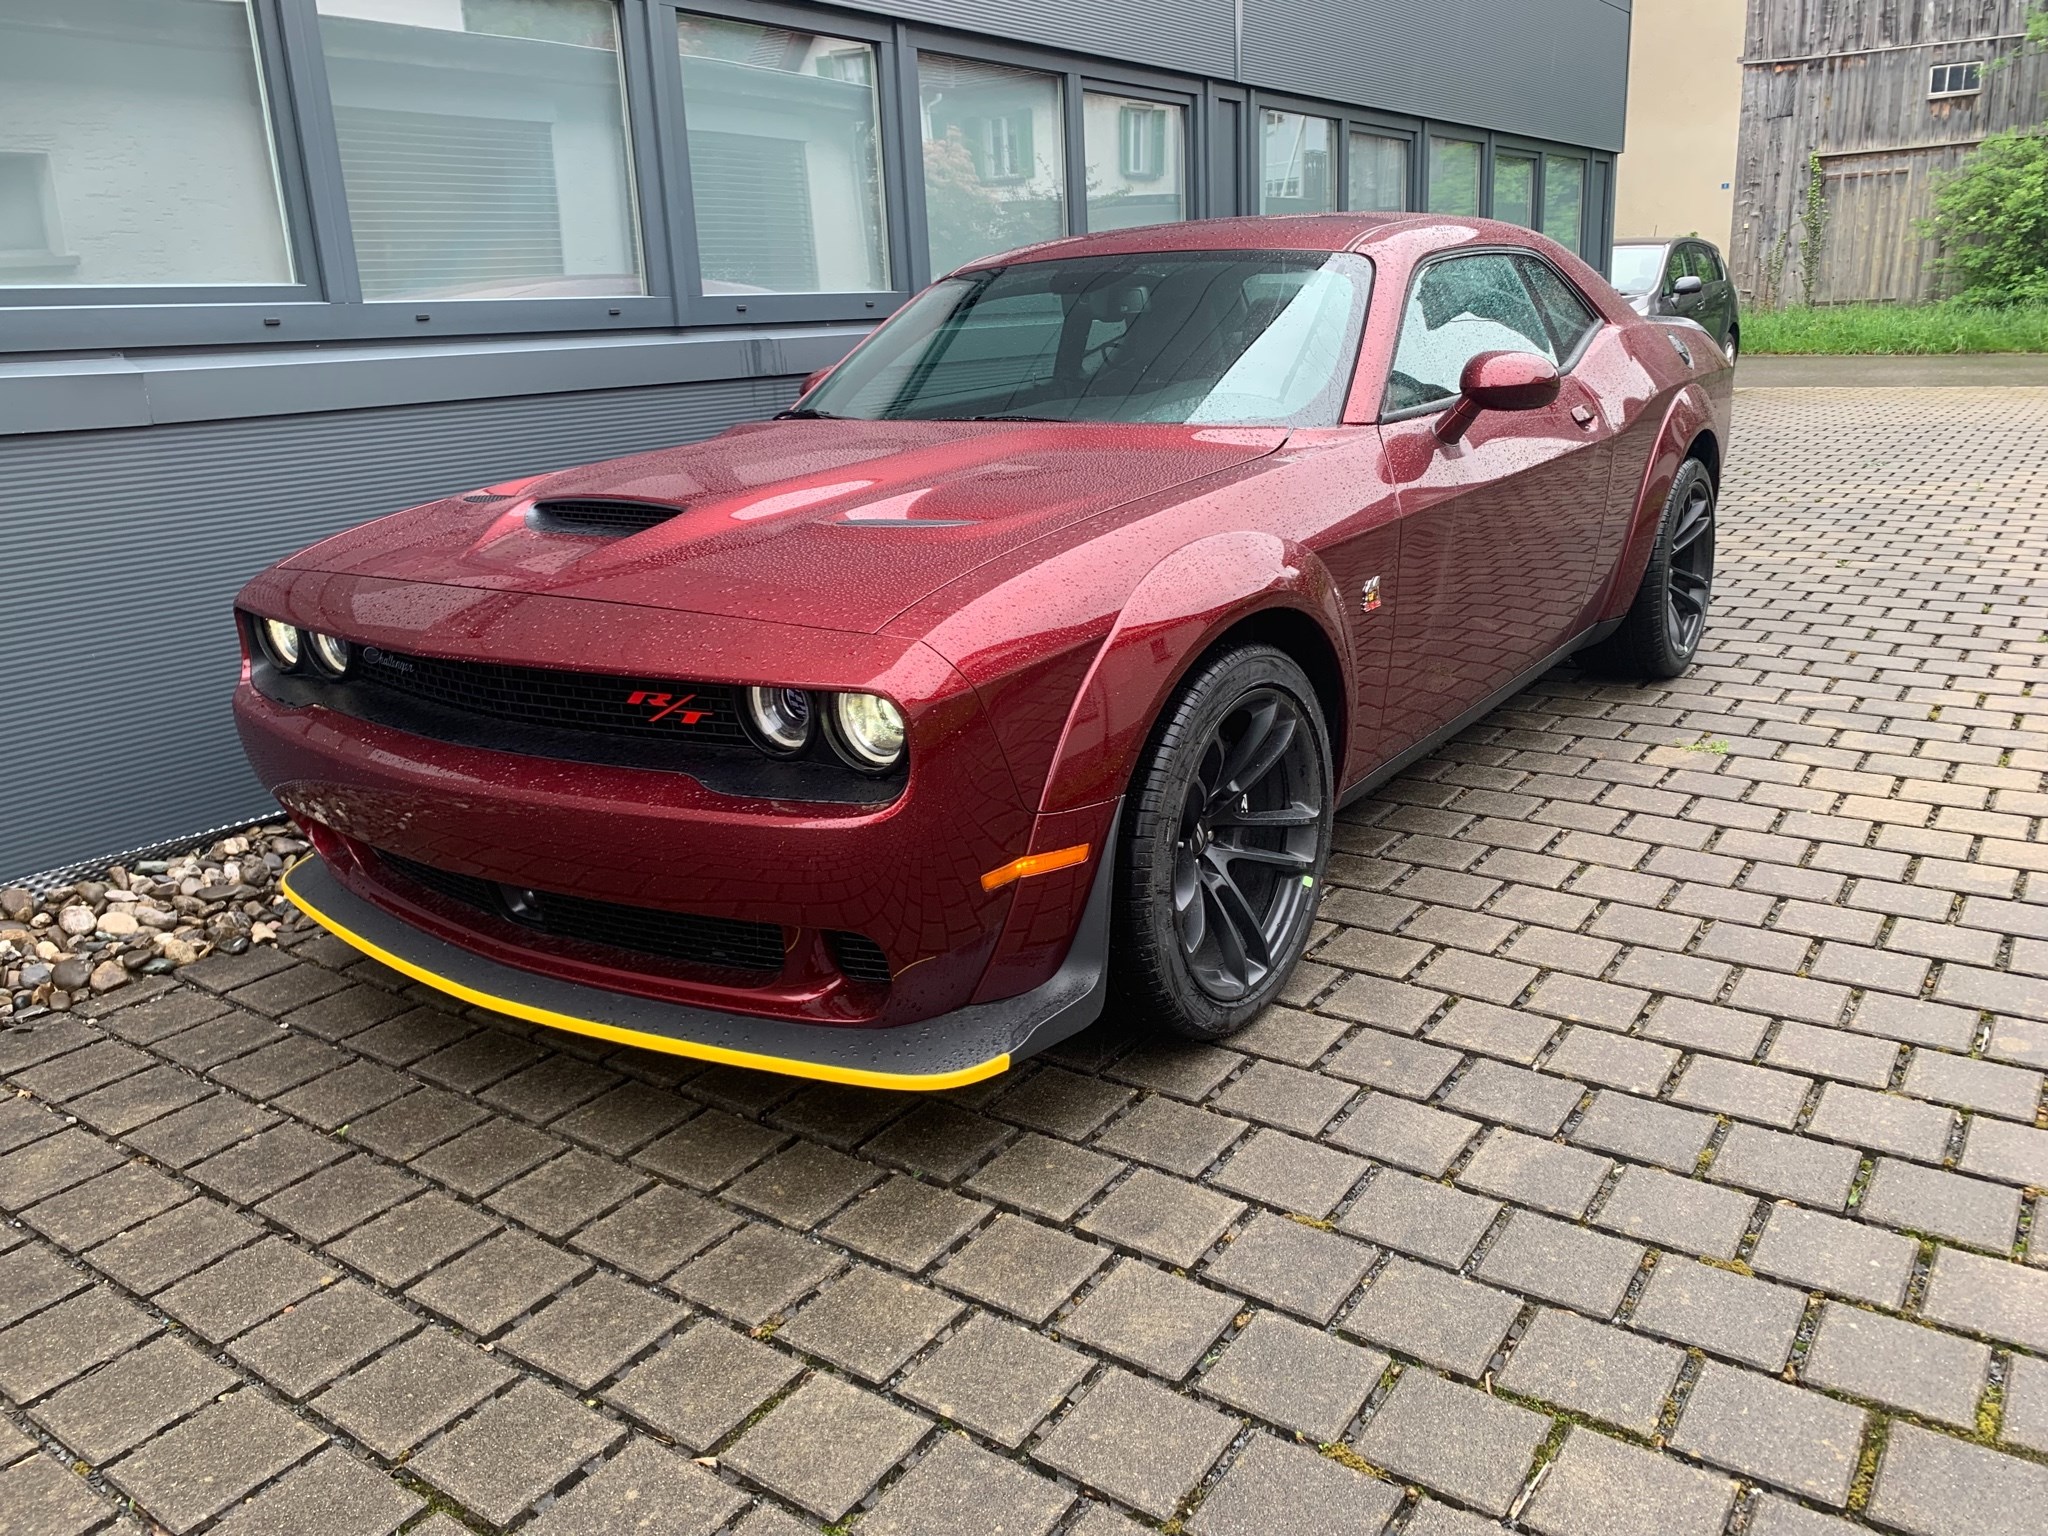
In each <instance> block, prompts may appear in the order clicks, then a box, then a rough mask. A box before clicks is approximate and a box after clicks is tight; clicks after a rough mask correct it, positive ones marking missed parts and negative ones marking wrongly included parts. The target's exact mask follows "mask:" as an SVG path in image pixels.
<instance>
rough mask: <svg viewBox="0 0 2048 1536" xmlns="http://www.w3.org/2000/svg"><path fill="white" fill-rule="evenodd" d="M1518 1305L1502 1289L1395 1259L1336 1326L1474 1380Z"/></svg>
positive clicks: (1505, 1334)
mask: <svg viewBox="0 0 2048 1536" xmlns="http://www.w3.org/2000/svg"><path fill="white" fill-rule="evenodd" d="M1521 1309H1522V1304H1521V1302H1520V1300H1519V1299H1518V1298H1516V1297H1514V1296H1510V1295H1508V1294H1507V1293H1506V1292H1504V1291H1497V1290H1495V1289H1493V1287H1491V1286H1487V1285H1480V1284H1478V1283H1476V1282H1474V1281H1471V1280H1466V1279H1463V1278H1462V1277H1460V1276H1457V1275H1447V1274H1445V1273H1444V1272H1443V1271H1442V1270H1439V1269H1432V1268H1431V1267H1429V1266H1428V1265H1426V1264H1414V1263H1410V1262H1409V1261H1408V1260H1406V1259H1400V1258H1395V1259H1390V1260H1388V1262H1387V1264H1386V1267H1385V1268H1383V1269H1382V1270H1381V1271H1380V1272H1379V1273H1378V1274H1377V1275H1376V1276H1374V1277H1373V1282H1372V1284H1371V1286H1370V1287H1368V1288H1367V1290H1366V1293H1365V1297H1364V1299H1363V1300H1362V1301H1360V1302H1359V1304H1358V1305H1357V1306H1356V1307H1354V1308H1352V1310H1351V1313H1350V1315H1349V1316H1347V1317H1346V1318H1345V1319H1344V1321H1343V1322H1342V1323H1341V1324H1339V1325H1338V1326H1339V1327H1340V1328H1342V1330H1343V1331H1344V1332H1346V1333H1349V1334H1353V1335H1355V1336H1357V1337H1359V1338H1362V1339H1365V1340H1368V1341H1369V1342H1371V1343H1374V1344H1379V1345H1382V1346H1384V1347H1385V1348H1388V1349H1393V1350H1399V1351H1400V1352H1401V1353H1402V1354H1404V1355H1410V1356H1413V1357H1414V1358H1415V1359H1417V1360H1422V1361H1426V1362H1428V1363H1429V1364H1430V1365H1434V1366H1437V1367H1439V1368H1441V1369H1443V1370H1447V1371H1452V1372H1455V1373H1456V1374H1458V1375H1460V1376H1464V1377H1467V1378H1469V1379H1471V1380H1475V1381H1476V1380H1478V1378H1479V1376H1480V1375H1481V1373H1483V1372H1484V1371H1485V1370H1486V1368H1487V1365H1488V1363H1489V1362H1490V1361H1491V1360H1492V1359H1493V1356H1494V1352H1495V1351H1496V1350H1498V1349H1499V1348H1500V1345H1501V1340H1502V1339H1504V1338H1506V1337H1507V1332H1508V1328H1509V1327H1510V1326H1511V1325H1512V1324H1513V1323H1514V1320H1515V1317H1516V1315H1517V1314H1518V1313H1520V1311H1521Z"/></svg>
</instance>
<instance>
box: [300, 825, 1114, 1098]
mask: <svg viewBox="0 0 2048 1536" xmlns="http://www.w3.org/2000/svg"><path fill="white" fill-rule="evenodd" d="M279 884H280V887H281V888H282V889H283V891H284V893H285V895H286V896H288V897H289V898H290V899H291V901H292V904H293V905H294V906H296V907H297V908H298V909H299V910H300V911H301V912H304V913H305V914H306V916H308V917H310V918H311V919H312V920H313V921H314V922H316V923H318V924H319V925H320V926H321V927H322V928H324V929H326V930H327V931H328V932H329V933H331V934H333V935H334V936H335V937H336V938H338V939H340V940H341V941H342V942H343V943H345V944H348V945H350V946H351V947H353V948H355V949H358V950H360V951H362V953H364V954H366V955H368V956H369V957H370V958H371V959H373V960H376V961H378V962H380V963H381V964H384V965H387V966H389V967H391V969H392V970H394V971H397V972H399V973H400V974H401V975H404V976H409V977H411V978H412V979H413V980H414V981H418V982H423V983H425V984H426V985H427V986H430V987H433V988H435V989H436V990H438V991H441V992H445V993H447V994H448V995H449V996H451V997H455V998H459V999H461V1000H462V1001H463V1002H465V1003H472V1004H474V1005H476V1006H477V1007H479V1008H487V1009H490V1010H491V1011H492V1012H494V1013H503V1014H509V1015H511V1016H512V1017H513V1018H517V1019H525V1020H527V1021H528V1022H529V1023H534V1024H545V1025H547V1026H548V1027H549V1028H551V1029H565V1030H569V1031H571V1032H572V1033H575V1034H579V1035H593V1036H595V1037H597V1038H598V1039H601V1040H611V1041H615V1042H617V1043H618V1044H620V1045H632V1046H639V1047H641V1048H643V1049H646V1050H650V1051H665V1052H667V1053H669V1054H671V1055H675V1056H689V1057H694V1058H695V1059H697V1060H699V1061H711V1062H718V1063H720V1064H721V1065H724V1066H732V1067H748V1068H751V1069H753V1070H755V1071H759V1072H779V1073H782V1074H785V1075H787V1076H790V1077H807V1078H813V1079H816V1080H818V1081H821V1082H828V1083H847V1084H851V1085H853V1086H855V1087H861V1088H894V1089H907V1090H912V1091H923V1092H932V1091H936V1090H939V1089H945V1088H960V1087H965V1086H966V1085H967V1084H969V1083H977V1082H980V1081H981V1080H982V1079H984V1078H989V1077H994V1076H995V1075H996V1074H997V1073H1000V1072H1005V1071H1008V1070H1009V1068H1010V1065H1011V1063H1012V1062H1013V1061H1016V1060H1018V1059H1021V1058H1022V1057H1023V1056H1026V1055H1030V1054H1032V1053H1034V1052H1036V1051H1038V1050H1042V1049H1044V1048H1045V1047H1046V1046H1048V1045H1050V1044H1052V1043H1054V1042H1055V1041H1057V1040H1062V1039H1065V1038H1066V1037H1067V1036H1068V1035H1071V1034H1073V1033H1075V1032H1076V1031H1077V1030H1080V1029H1082V1028H1085V1027H1086V1026H1087V1025H1088V1024H1089V1023H1092V1022H1093V1021H1094V1019H1095V1017H1096V1016H1097V1015H1098V1014H1099V1013H1100V1012H1101V1010H1102V1002H1103V997H1104V994H1105V992H1106V985H1105V981H1106V977H1105V974H1104V971H1105V967H1104V966H1103V965H1102V963H1101V956H1100V955H1099V954H1087V953H1083V952H1084V951H1090V950H1094V949H1099V948H1100V946H1098V945H1091V944H1087V943H1084V942H1083V941H1082V937H1086V936H1087V929H1088V923H1087V922H1086V921H1085V920H1084V924H1083V936H1082V937H1077V939H1076V942H1075V944H1074V953H1071V954H1070V955H1069V956H1068V960H1067V963H1066V965H1064V966H1062V967H1061V970H1060V972H1059V973H1058V974H1057V975H1055V976H1054V977H1053V979H1052V980H1051V981H1049V982H1047V983H1046V984H1045V985H1044V986H1042V987H1039V988H1037V989H1035V990H1034V991H1032V992H1029V993H1026V994H1025V995H1024V996H1022V997H1017V998H1008V999H1004V1000H1002V1001H1000V1002H995V1003H981V1004H975V1005H973V1006H971V1007H967V1008H961V1009H957V1010H955V1011H954V1012H952V1013H949V1014H942V1015H940V1016H939V1017H937V1018H934V1019H927V1020H924V1021H921V1022H919V1023H915V1024H902V1025H897V1026H895V1027H893V1028H889V1029H849V1028H844V1027H835V1026H831V1025H818V1024H793V1023H788V1022H785V1021H783V1020H777V1019H760V1018H754V1017H751V1016H748V1015H745V1014H735V1013H724V1012H720V1011H717V1010H713V1009H708V1008H691V1007H686V1006H684V1005H681V1004H676V1003H663V1002H659V1001H656V1000H654V999H652V998H644V997H635V996H633V995H631V994H629V993H624V992H612V991H608V990H606V989H604V988H600V987H589V986H584V985H581V984H580V983H577V982H572V981H564V980H562V979H560V978H558V977H553V976H546V975H543V974H541V973H539V972H536V971H526V970H521V969H519V968H518V967H516V966H510V965H505V964H502V963H501V962H499V961H496V960H491V959H489V958H487V957H485V956H483V955H479V954H477V953H476V952H475V951H473V950H468V949H464V948H462V947H461V946H459V945H456V944H451V943H449V942H448V941H446V940H445V939H440V938H437V937H435V936H434V935H433V934H430V933H426V932H424V931H422V930H421V929H418V928H415V927H414V926H413V925H412V924H410V923H407V922H405V921H404V920H403V919H401V918H399V917H397V916H395V915H394V914H392V913H390V912H388V911H386V910H385V909H384V908H382V907H380V906H378V905H376V904H375V903H373V902H371V901H369V900H367V899H365V898H364V897H361V896H358V895H357V894H355V893H354V892H353V891H351V890H349V889H348V888H347V887H345V886H344V885H343V884H342V883H341V882H340V881H339V880H337V879H336V878H335V876H334V872H333V871H332V870H331V869H330V868H329V867H328V866H327V863H326V861H325V860H323V859H321V858H320V857H319V856H318V855H314V856H312V857H310V858H307V859H305V860H303V861H302V862H300V863H299V864H297V865H294V866H293V867H292V869H291V870H290V871H288V872H287V873H286V874H285V876H284V877H283V879H282V880H281V881H280V882H279ZM1096 885H1097V887H1098V889H1097V890H1096V891H1094V892H1091V894H1090V899H1089V902H1088V912H1089V916H1090V917H1091V918H1092V917H1096V916H1097V915H1098V914H1097V911H1096V909H1097V907H1098V906H1100V907H1101V908H1102V911H1101V913H1100V914H1099V916H1100V919H1101V924H1100V926H1101V929H1102V933H1103V936H1104V937H1105V939H1106V935H1107V929H1108V921H1107V918H1108V912H1107V882H1106V881H1105V880H1104V879H1102V878H1100V876H1099V875H1098V879H1097V881H1096ZM1098 897H1100V898H1102V899H1101V900H1100V901H1098V899H1097V898H1098ZM1077 960H1078V962H1079V963H1077ZM1090 962H1092V964H1091V963H1090Z"/></svg>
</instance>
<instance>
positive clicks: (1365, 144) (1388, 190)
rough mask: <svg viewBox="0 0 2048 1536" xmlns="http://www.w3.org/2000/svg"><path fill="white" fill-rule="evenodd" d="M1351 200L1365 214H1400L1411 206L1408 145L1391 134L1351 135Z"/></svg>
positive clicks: (1352, 205) (1350, 205)
mask: <svg viewBox="0 0 2048 1536" xmlns="http://www.w3.org/2000/svg"><path fill="white" fill-rule="evenodd" d="M1350 192H1351V198H1350V202H1349V203H1348V205H1347V206H1349V207H1351V208H1353V209H1355V210H1357V211H1359V212H1362V213H1398V212H1400V211H1401V210H1403V209H1405V208H1406V207H1407V206H1408V141H1407V140H1406V139H1401V138H1396V137H1394V136H1393V135H1392V134H1387V133H1365V132H1362V131H1361V130H1359V129H1356V128H1354V129H1353V130H1352V131H1351V187H1350Z"/></svg>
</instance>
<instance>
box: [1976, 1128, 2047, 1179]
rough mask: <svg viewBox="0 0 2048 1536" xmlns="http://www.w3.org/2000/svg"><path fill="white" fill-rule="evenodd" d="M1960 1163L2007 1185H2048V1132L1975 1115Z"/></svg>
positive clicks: (1983, 1175)
mask: <svg viewBox="0 0 2048 1536" xmlns="http://www.w3.org/2000/svg"><path fill="white" fill-rule="evenodd" d="M1957 1166H1958V1167H1960V1168H1961V1169H1962V1171H1963V1172H1965V1173H1974V1174H1979V1175H1981V1176H1982V1177H1984V1178H1987V1179H1998V1180H2001V1181H2002V1182H2004V1183H2007V1184H2023V1185H2024V1184H2031V1185H2034V1186H2036V1187H2038V1188H2048V1131H2037V1130H2033V1129H2031V1128H2029V1127H2026V1126H2019V1125H2009V1124H2007V1123H2005V1122H2004V1121H2000V1120H1993V1119H1991V1118H1989V1117H1988V1116H1984V1115H1976V1116H1973V1117H1972V1118H1971V1121H1970V1129H1969V1132H1968V1134H1967V1136H1966V1137H1965V1138H1964V1141H1963V1157H1962V1161H1961V1162H1960V1163H1959V1164H1958V1165H1957Z"/></svg>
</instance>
